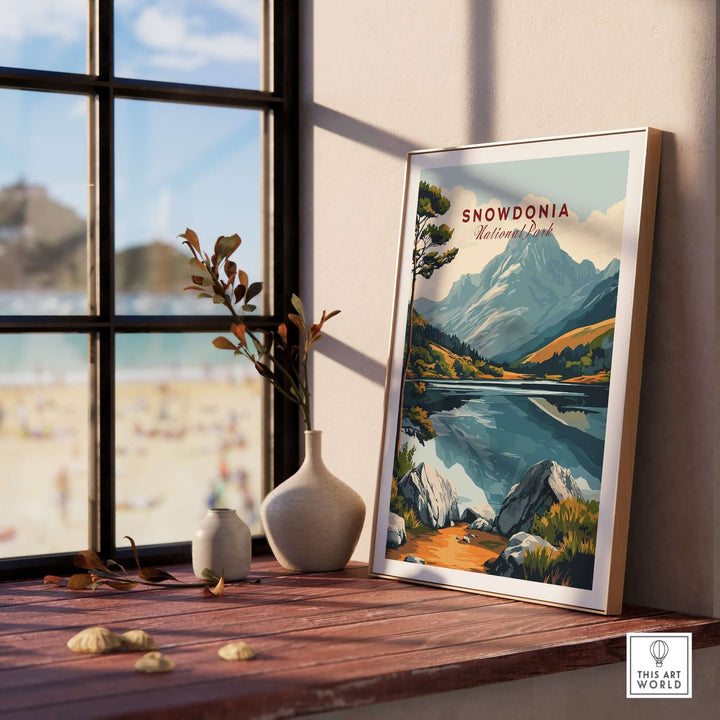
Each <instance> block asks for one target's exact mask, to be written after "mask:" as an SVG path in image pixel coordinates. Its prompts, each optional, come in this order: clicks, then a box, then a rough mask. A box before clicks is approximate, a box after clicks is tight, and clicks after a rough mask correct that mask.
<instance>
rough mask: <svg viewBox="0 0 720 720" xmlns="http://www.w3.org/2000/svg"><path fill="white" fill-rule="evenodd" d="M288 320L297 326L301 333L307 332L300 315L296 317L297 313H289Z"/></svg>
mask: <svg viewBox="0 0 720 720" xmlns="http://www.w3.org/2000/svg"><path fill="white" fill-rule="evenodd" d="M288 320H289V321H290V322H291V323H292V324H293V325H295V326H296V327H297V328H298V329H299V330H300V332H305V324H304V323H303V321H302V318H301V317H300V316H299V315H296V314H295V313H288Z"/></svg>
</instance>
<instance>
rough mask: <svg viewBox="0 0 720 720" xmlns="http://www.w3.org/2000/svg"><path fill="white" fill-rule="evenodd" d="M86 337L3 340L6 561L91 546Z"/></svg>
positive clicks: (0, 418)
mask: <svg viewBox="0 0 720 720" xmlns="http://www.w3.org/2000/svg"><path fill="white" fill-rule="evenodd" d="M88 400H89V398H88V339H87V336H85V335H61V334H35V333H33V334H28V335H5V334H0V458H2V469H1V470H0V497H2V502H0V557H15V556H18V555H48V554H50V553H57V552H70V551H77V550H83V549H85V548H86V547H87V545H88V520H87V508H88V427H89V425H88V422H89V417H88Z"/></svg>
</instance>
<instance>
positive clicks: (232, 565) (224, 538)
mask: <svg viewBox="0 0 720 720" xmlns="http://www.w3.org/2000/svg"><path fill="white" fill-rule="evenodd" d="M251 557H252V538H251V536H250V528H248V526H247V525H246V524H245V523H244V522H243V521H242V520H241V519H240V518H239V516H238V514H237V513H236V512H235V511H234V510H228V509H225V508H218V509H213V510H208V512H207V515H206V516H205V517H204V518H203V520H202V522H201V523H200V525H198V528H197V530H196V531H195V535H194V537H193V541H192V566H193V572H194V573H195V575H197V576H198V577H202V571H203V570H204V569H205V568H209V569H210V570H212V572H213V573H214V574H215V575H218V576H220V575H222V576H223V577H224V578H225V580H241V579H242V578H244V577H245V576H246V575H247V574H248V573H249V572H250V559H251Z"/></svg>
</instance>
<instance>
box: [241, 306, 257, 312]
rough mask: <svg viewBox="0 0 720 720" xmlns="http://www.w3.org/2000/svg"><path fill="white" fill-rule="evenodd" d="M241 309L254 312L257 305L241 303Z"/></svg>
mask: <svg viewBox="0 0 720 720" xmlns="http://www.w3.org/2000/svg"><path fill="white" fill-rule="evenodd" d="M242 309H243V312H255V310H257V305H243V306H242Z"/></svg>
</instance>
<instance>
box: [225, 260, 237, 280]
mask: <svg viewBox="0 0 720 720" xmlns="http://www.w3.org/2000/svg"><path fill="white" fill-rule="evenodd" d="M236 272H237V265H236V264H235V263H234V262H233V261H232V260H226V261H225V275H227V279H228V280H230V279H231V278H233V277H235V273H236Z"/></svg>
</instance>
